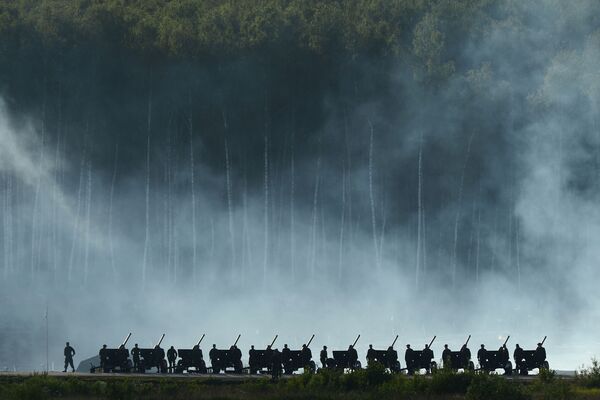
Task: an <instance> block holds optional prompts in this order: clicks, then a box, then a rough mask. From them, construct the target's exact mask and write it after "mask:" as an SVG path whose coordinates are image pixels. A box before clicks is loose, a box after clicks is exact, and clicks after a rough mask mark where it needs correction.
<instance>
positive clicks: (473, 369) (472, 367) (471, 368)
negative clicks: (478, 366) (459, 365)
mask: <svg viewBox="0 0 600 400" xmlns="http://www.w3.org/2000/svg"><path fill="white" fill-rule="evenodd" d="M467 370H468V371H471V372H473V371H475V364H474V363H473V361H469V364H468V365H467Z"/></svg>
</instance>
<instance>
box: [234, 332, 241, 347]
mask: <svg viewBox="0 0 600 400" xmlns="http://www.w3.org/2000/svg"><path fill="white" fill-rule="evenodd" d="M241 337H242V334H241V333H240V334H239V335H238V337H237V339H235V342H234V343H233V345H234V346H236V345H237V343H238V341H239V340H240V338H241Z"/></svg>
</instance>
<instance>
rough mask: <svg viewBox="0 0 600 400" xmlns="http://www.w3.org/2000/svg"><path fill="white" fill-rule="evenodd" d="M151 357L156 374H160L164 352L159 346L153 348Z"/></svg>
mask: <svg viewBox="0 0 600 400" xmlns="http://www.w3.org/2000/svg"><path fill="white" fill-rule="evenodd" d="M152 356H153V358H154V360H153V361H154V366H155V367H156V370H157V371H156V373H160V372H162V370H163V364H164V362H165V351H164V350H163V349H162V347H160V346H159V345H156V346H154V351H153V352H152Z"/></svg>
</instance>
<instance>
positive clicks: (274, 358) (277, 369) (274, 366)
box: [271, 349, 281, 380]
mask: <svg viewBox="0 0 600 400" xmlns="http://www.w3.org/2000/svg"><path fill="white" fill-rule="evenodd" d="M271 376H272V378H273V379H274V380H276V379H278V378H279V377H280V376H281V353H280V352H279V349H275V350H273V351H272V353H271Z"/></svg>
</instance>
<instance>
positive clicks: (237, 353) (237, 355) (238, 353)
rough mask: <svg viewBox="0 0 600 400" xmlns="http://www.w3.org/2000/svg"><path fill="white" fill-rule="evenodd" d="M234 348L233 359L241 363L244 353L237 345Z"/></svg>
mask: <svg viewBox="0 0 600 400" xmlns="http://www.w3.org/2000/svg"><path fill="white" fill-rule="evenodd" d="M232 347H233V357H234V359H235V361H236V362H241V361H242V351H241V350H240V349H239V348H238V347H237V346H235V345H234V346H232Z"/></svg>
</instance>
